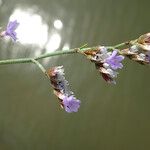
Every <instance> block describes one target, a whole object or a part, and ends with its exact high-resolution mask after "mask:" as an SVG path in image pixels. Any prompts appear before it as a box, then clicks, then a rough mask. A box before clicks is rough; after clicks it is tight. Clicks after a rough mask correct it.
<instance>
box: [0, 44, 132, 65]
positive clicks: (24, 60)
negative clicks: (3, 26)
mask: <svg viewBox="0 0 150 150" xmlns="http://www.w3.org/2000/svg"><path fill="white" fill-rule="evenodd" d="M129 44H130V42H124V43H121V44H117V45H115V46H108V47H107V48H108V49H109V50H113V49H115V48H120V47H123V46H127V45H129ZM85 46H86V44H85V45H83V46H81V47H80V48H74V49H69V50H59V51H55V52H50V53H45V54H42V55H40V56H38V57H35V58H18V59H7V60H1V61H0V65H6V64H20V63H33V62H34V63H36V64H37V62H35V61H37V60H39V59H43V58H47V57H52V56H58V55H66V54H73V53H77V51H79V50H80V51H86V50H95V49H97V48H98V47H85Z"/></svg>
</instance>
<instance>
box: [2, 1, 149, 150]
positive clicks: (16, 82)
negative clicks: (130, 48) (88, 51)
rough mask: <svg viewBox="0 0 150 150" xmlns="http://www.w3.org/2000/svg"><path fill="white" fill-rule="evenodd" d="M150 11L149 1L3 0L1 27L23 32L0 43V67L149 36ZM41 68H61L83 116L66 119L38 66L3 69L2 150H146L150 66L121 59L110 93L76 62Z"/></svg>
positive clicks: (74, 58) (55, 61) (49, 62)
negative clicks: (16, 24)
mask: <svg viewBox="0 0 150 150" xmlns="http://www.w3.org/2000/svg"><path fill="white" fill-rule="evenodd" d="M149 6H150V1H149V0H143V1H141V0H132V1H131V0H18V1H17V0H0V26H3V27H4V26H6V24H7V22H8V20H9V19H14V18H16V19H18V20H19V21H20V22H21V25H22V28H21V25H20V31H19V28H18V36H19V38H20V42H18V43H13V42H12V41H11V40H8V39H1V40H0V59H1V60H2V59H8V58H19V57H32V56H37V55H39V54H42V53H44V52H49V51H55V50H57V49H68V48H74V47H79V46H81V45H83V44H84V43H88V44H89V46H95V45H99V44H101V45H114V44H118V43H121V42H122V41H126V40H130V39H135V38H136V37H138V36H140V35H141V34H144V33H146V32H149V31H150V20H149ZM19 33H20V34H19ZM41 63H42V64H43V65H44V66H45V67H46V68H49V67H52V66H55V65H64V67H65V69H66V70H65V72H66V79H67V80H69V82H70V85H71V89H72V90H73V91H74V93H75V95H76V97H77V98H79V99H81V101H82V103H81V108H80V110H79V112H78V113H74V114H68V113H66V112H65V111H63V110H62V109H61V108H60V106H59V103H58V100H57V98H56V97H55V96H54V95H53V92H52V88H51V87H50V84H49V82H48V80H47V79H46V78H45V77H44V76H43V74H42V73H41V72H40V70H39V69H38V68H37V67H36V66H34V65H32V64H21V65H19V64H17V65H5V66H4V65H3V66H0V85H1V86H0V150H60V149H61V150H83V149H85V150H149V149H150V117H149V115H150V109H149V108H150V88H149V81H150V78H149V77H150V69H149V67H148V66H142V65H139V64H137V63H135V62H132V61H130V60H128V59H126V60H125V61H124V68H123V69H122V70H120V72H119V76H118V78H117V85H108V84H107V83H106V82H105V81H104V80H103V79H102V78H101V76H99V74H98V72H97V71H96V69H95V66H94V64H92V63H91V62H90V61H87V60H86V58H85V57H83V56H80V55H68V56H59V57H53V58H48V59H43V60H41Z"/></svg>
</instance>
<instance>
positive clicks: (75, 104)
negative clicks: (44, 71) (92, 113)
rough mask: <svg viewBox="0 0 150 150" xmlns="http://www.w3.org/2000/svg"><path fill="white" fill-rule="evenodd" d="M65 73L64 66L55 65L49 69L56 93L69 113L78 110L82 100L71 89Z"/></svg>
mask: <svg viewBox="0 0 150 150" xmlns="http://www.w3.org/2000/svg"><path fill="white" fill-rule="evenodd" d="M64 75H65V74H64V69H63V66H57V67H53V68H51V69H49V70H48V76H49V78H50V81H51V85H52V87H53V89H54V94H55V95H56V96H57V97H58V99H59V101H60V104H61V107H62V108H64V109H65V111H66V112H68V113H71V112H77V111H78V109H79V107H80V103H81V102H80V100H78V99H76V98H75V96H74V95H73V92H72V91H71V90H70V89H69V83H68V81H67V80H66V79H65V77H64Z"/></svg>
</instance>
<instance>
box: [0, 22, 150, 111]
mask: <svg viewBox="0 0 150 150" xmlns="http://www.w3.org/2000/svg"><path fill="white" fill-rule="evenodd" d="M19 25H20V24H19V22H18V21H17V20H14V21H10V22H9V23H8V25H7V27H6V29H5V30H3V31H1V32H0V37H1V38H4V37H6V36H8V37H10V38H11V39H13V41H16V40H18V38H17V33H16V29H17V27H18V26H19ZM121 47H126V48H123V49H121ZM72 53H79V54H83V55H85V56H86V57H87V59H89V60H90V61H91V62H93V63H94V64H95V67H96V69H97V70H98V72H99V73H100V74H101V76H102V77H103V79H104V80H105V81H106V82H107V83H110V84H116V81H115V79H116V78H117V75H118V70H119V69H122V68H123V64H122V61H123V60H124V59H125V57H128V58H129V59H131V60H133V61H135V62H138V63H140V64H142V65H147V64H150V33H147V34H144V35H141V36H140V37H139V38H138V39H136V40H131V41H129V42H124V43H121V44H118V45H115V46H114V47H107V46H96V47H94V48H90V47H89V48H85V47H81V48H75V49H72V50H66V51H63V52H60V53H58V51H57V52H54V53H48V54H44V55H40V56H39V57H37V58H34V59H33V58H22V59H10V60H2V61H0V65H1V64H15V63H35V64H36V65H37V66H38V67H39V68H40V69H41V70H42V72H43V73H44V74H45V75H46V77H48V78H49V79H50V84H51V86H52V88H53V90H54V94H55V95H56V96H57V98H58V99H59V103H60V105H61V107H62V108H64V109H65V111H66V112H68V113H72V112H77V111H78V109H79V107H80V103H81V102H80V100H78V99H76V97H75V95H74V93H73V92H72V91H71V90H70V88H69V83H68V81H67V80H66V79H65V74H64V68H63V66H56V67H52V68H50V69H49V70H48V71H46V70H45V68H44V67H43V66H42V65H41V64H40V63H39V62H38V61H37V60H38V59H42V58H46V57H51V56H55V55H61V54H72Z"/></svg>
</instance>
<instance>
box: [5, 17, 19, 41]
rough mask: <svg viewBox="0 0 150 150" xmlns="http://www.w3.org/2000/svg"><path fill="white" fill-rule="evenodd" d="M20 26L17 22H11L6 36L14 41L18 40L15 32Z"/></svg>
mask: <svg viewBox="0 0 150 150" xmlns="http://www.w3.org/2000/svg"><path fill="white" fill-rule="evenodd" d="M18 26H19V23H18V22H17V20H15V21H10V22H9V23H8V25H7V28H6V31H5V36H10V37H11V38H12V39H13V40H14V41H16V40H17V34H16V32H15V30H16V29H17V27H18Z"/></svg>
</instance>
